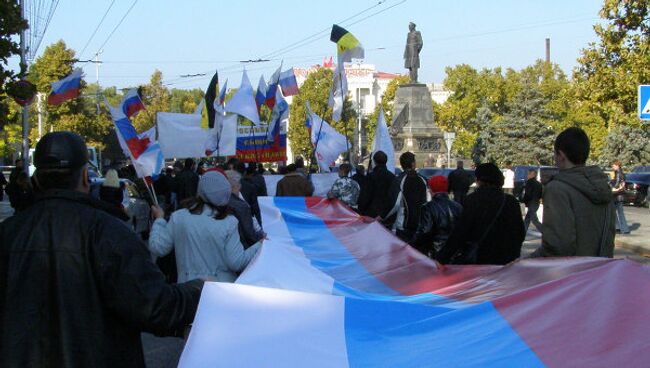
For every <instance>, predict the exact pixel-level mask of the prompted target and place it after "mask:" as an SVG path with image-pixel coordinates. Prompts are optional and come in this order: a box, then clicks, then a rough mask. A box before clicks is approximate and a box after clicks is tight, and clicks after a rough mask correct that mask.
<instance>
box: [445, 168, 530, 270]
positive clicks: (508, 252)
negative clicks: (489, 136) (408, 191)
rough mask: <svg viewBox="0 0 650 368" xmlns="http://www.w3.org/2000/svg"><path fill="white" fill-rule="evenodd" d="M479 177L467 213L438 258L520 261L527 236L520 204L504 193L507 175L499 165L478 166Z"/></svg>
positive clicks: (474, 261)
mask: <svg viewBox="0 0 650 368" xmlns="http://www.w3.org/2000/svg"><path fill="white" fill-rule="evenodd" d="M475 175H476V184H477V189H476V191H475V192H474V193H472V194H470V195H468V196H467V198H466V199H465V204H464V205H463V213H462V214H461V215H460V219H459V220H458V223H457V224H456V226H455V227H454V230H453V231H452V233H451V235H449V239H448V240H447V244H446V245H445V247H444V248H443V249H442V250H441V251H440V252H438V255H437V259H438V261H440V262H441V263H462V264H506V263H509V262H512V261H514V260H515V259H517V258H519V256H520V254H521V246H522V244H523V242H524V239H525V237H526V231H525V229H524V221H523V219H522V216H521V208H520V206H519V202H517V200H516V199H515V197H514V196H512V195H510V194H506V193H504V192H503V189H502V186H503V180H504V178H503V174H502V173H501V170H499V168H498V167H497V166H496V165H494V164H491V163H487V164H481V165H478V167H477V168H476V171H475Z"/></svg>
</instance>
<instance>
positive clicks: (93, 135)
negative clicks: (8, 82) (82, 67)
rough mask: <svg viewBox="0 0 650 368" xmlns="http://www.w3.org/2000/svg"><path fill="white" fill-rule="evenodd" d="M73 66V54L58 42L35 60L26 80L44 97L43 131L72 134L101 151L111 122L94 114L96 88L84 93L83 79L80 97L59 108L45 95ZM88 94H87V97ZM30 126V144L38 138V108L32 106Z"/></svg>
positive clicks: (85, 90)
mask: <svg viewBox="0 0 650 368" xmlns="http://www.w3.org/2000/svg"><path fill="white" fill-rule="evenodd" d="M74 63H75V52H74V50H72V49H70V48H68V47H67V46H66V44H65V42H64V41H63V40H59V41H57V42H55V43H53V44H52V45H49V46H48V47H46V48H45V50H44V52H43V54H42V55H41V56H40V57H38V58H37V59H36V61H35V62H34V64H32V66H31V67H30V69H29V75H28V77H27V78H28V79H29V80H30V81H31V82H32V83H34V84H35V85H36V87H37V89H38V91H39V92H41V93H43V95H44V96H45V98H44V100H43V101H42V103H41V110H42V117H43V121H44V123H43V131H44V132H47V131H50V130H54V131H60V130H69V131H73V132H75V133H77V134H79V135H81V136H82V137H84V139H85V140H86V143H87V144H88V145H92V146H97V147H99V148H102V147H103V142H104V140H105V137H106V135H107V134H108V132H109V127H110V120H109V119H106V118H103V117H102V116H101V111H100V114H99V115H98V114H97V108H96V106H97V99H96V98H95V96H96V91H97V88H98V87H97V86H96V85H95V86H93V87H92V88H90V89H87V85H86V82H85V81H84V80H83V79H82V81H81V87H80V96H79V97H78V98H75V99H72V100H69V101H66V102H63V103H61V104H59V105H56V106H53V105H49V104H48V103H47V101H46V99H47V97H46V96H47V95H49V94H50V93H51V92H52V87H51V83H52V82H55V81H58V80H60V79H62V78H64V77H65V76H67V75H69V74H70V73H71V72H72V69H73V67H74ZM88 92H90V93H88ZM30 126H31V134H30V136H31V138H32V142H35V140H36V138H37V134H38V131H37V126H38V106H37V104H32V105H31V111H30Z"/></svg>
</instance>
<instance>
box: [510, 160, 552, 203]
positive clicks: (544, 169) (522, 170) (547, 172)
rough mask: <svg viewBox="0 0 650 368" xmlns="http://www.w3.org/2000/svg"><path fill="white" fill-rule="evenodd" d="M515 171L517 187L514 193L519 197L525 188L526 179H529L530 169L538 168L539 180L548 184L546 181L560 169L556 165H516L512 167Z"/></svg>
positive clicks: (543, 183)
mask: <svg viewBox="0 0 650 368" xmlns="http://www.w3.org/2000/svg"><path fill="white" fill-rule="evenodd" d="M512 169H513V170H514V172H515V188H514V190H513V194H514V196H515V197H517V198H519V197H520V196H521V192H522V191H523V190H524V185H525V184H526V180H528V170H530V169H535V170H537V180H538V181H539V182H540V183H542V185H546V183H548V182H549V180H551V178H552V177H553V176H555V174H557V173H558V172H559V171H560V169H558V168H557V167H555V166H532V165H531V166H515V167H513V168H512Z"/></svg>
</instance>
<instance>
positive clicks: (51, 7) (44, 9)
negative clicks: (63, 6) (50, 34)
mask: <svg viewBox="0 0 650 368" xmlns="http://www.w3.org/2000/svg"><path fill="white" fill-rule="evenodd" d="M48 3H49V4H48ZM58 5H59V0H52V1H47V0H31V1H29V2H28V4H26V11H25V13H26V18H27V22H28V23H29V28H28V29H27V30H26V31H25V33H26V36H27V37H26V49H27V55H26V56H27V59H28V60H34V57H35V56H36V53H37V52H38V49H39V47H40V46H41V42H42V41H43V36H45V32H46V31H47V28H48V27H49V25H50V22H51V21H52V17H54V12H56V8H57V6H58Z"/></svg>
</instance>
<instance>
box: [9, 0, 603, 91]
mask: <svg viewBox="0 0 650 368" xmlns="http://www.w3.org/2000/svg"><path fill="white" fill-rule="evenodd" d="M112 1H113V0H87V1H81V0H60V1H59V4H58V7H57V9H56V12H55V13H54V16H53V18H52V20H51V22H50V25H49V27H48V29H47V31H46V33H45V36H44V38H43V41H42V43H41V46H40V49H39V50H38V52H37V57H38V55H40V54H42V52H43V51H44V50H45V47H46V46H47V45H49V44H52V43H54V42H56V41H57V40H59V39H62V40H64V41H65V43H66V45H67V46H68V47H70V48H72V49H74V50H75V51H76V52H77V57H78V58H79V59H80V60H87V59H92V58H94V57H95V53H97V52H98V51H100V50H99V48H100V46H101V45H102V44H105V45H104V46H103V48H102V52H101V54H100V55H99V58H100V60H102V62H103V63H102V64H101V66H100V68H99V83H100V84H101V85H102V86H117V87H118V88H128V87H134V86H138V85H141V84H145V83H147V82H148V81H149V78H150V76H151V74H152V73H153V71H154V70H156V69H158V70H160V71H162V73H163V80H164V82H165V83H166V84H167V86H168V87H169V88H180V89H190V88H201V89H205V87H206V86H207V84H208V82H209V80H210V78H211V77H212V74H213V73H214V71H215V70H218V71H219V73H220V79H221V80H223V79H225V78H227V79H229V85H230V86H233V87H234V86H237V85H239V83H240V80H241V74H242V70H243V68H244V67H246V69H247V71H248V74H249V77H250V80H251V82H252V84H253V85H254V86H256V85H257V80H258V79H259V76H260V75H261V74H263V75H264V76H265V78H266V79H267V80H268V78H269V76H270V75H271V74H272V73H273V71H274V70H275V69H277V67H278V66H279V64H280V62H281V61H282V62H283V65H284V68H283V69H286V68H288V67H291V66H294V67H309V66H311V65H315V64H321V63H322V61H323V59H324V58H326V57H328V58H329V56H335V54H336V48H335V44H334V43H332V42H331V41H329V33H330V29H331V26H332V24H335V23H336V24H339V25H341V26H342V27H344V28H346V29H347V30H348V31H350V32H351V33H352V34H354V35H355V36H356V37H357V38H358V39H359V40H360V41H361V43H362V44H363V46H364V48H365V49H366V58H365V60H364V62H365V63H369V64H374V65H375V66H376V67H377V69H378V70H380V71H384V72H390V73H407V70H406V69H404V62H403V59H402V55H403V52H404V45H405V43H406V35H407V33H408V24H409V22H411V21H412V22H414V23H416V24H417V29H418V30H419V31H420V32H421V33H422V38H423V40H424V48H423V50H422V52H421V54H420V59H421V68H420V70H419V79H420V82H424V83H442V81H443V80H444V77H445V67H447V66H454V65H457V64H469V65H471V66H473V67H474V68H477V69H480V68H484V67H485V68H493V67H497V66H501V67H503V68H514V69H521V68H523V67H525V66H527V65H530V64H532V63H534V62H535V60H536V59H542V58H544V54H545V38H547V37H548V38H550V39H551V60H552V61H553V62H555V63H557V64H559V65H560V67H561V68H562V69H563V70H564V71H565V72H566V73H567V74H569V75H570V74H571V71H572V69H573V68H574V67H575V66H576V59H577V58H578V56H579V55H580V50H581V49H582V48H584V47H586V46H587V45H588V44H589V42H593V41H596V35H595V32H594V31H593V25H594V24H596V23H597V22H599V17H598V11H599V9H600V8H601V6H602V1H596V0H570V1H567V0H562V1H558V0H544V1H539V0H536V1H534V0H492V1H484V0H456V1H453V0H446V1H438V0H429V1H427V0H385V1H383V2H381V3H379V2H378V1H377V0H374V1H371V0H357V1H351V0H328V1H318V2H317V1H308V0H277V1H268V0H267V1H254V0H239V1H235V0H231V1H217V0H214V1H208V0H203V1H199V0H184V1H179V0H177V1H172V0H135V5H133V4H134V0H115V1H114V3H113V4H112V6H111V3H112ZM132 5H133V7H132ZM109 6H110V10H109V11H108V13H106V11H107V9H108V8H109ZM131 7H132V8H131ZM129 8H131V10H130V12H128V14H127V11H128V10H129ZM104 14H106V18H105V20H104V22H103V23H102V24H101V26H100V27H99V28H98V30H97V32H96V34H95V36H94V37H93V38H92V39H91V38H90V36H91V35H92V33H93V31H94V30H95V29H96V28H97V26H98V24H99V23H100V20H101V19H102V17H103V16H104ZM125 14H127V15H126V17H125V18H124V20H123V22H122V23H121V24H120V25H119V26H117V25H118V23H119V22H120V20H121V19H122V18H123V17H124V16H125ZM116 26H117V28H116ZM112 31H114V33H113V34H112V36H110V37H109V34H110V33H111V32H112ZM312 36H313V37H312ZM89 40H90V42H88V41H89ZM86 44H88V46H87V47H86V49H85V50H83V48H84V46H85V45H86ZM82 50H83V53H81V51H82ZM80 53H81V54H80ZM257 59H269V60H270V61H268V62H263V63H250V64H243V63H240V61H241V60H257ZM16 64H17V59H16V58H12V60H11V62H10V66H11V67H15V66H16ZM78 65H79V66H81V67H82V68H83V69H84V72H85V75H86V76H85V79H86V81H88V82H90V83H92V82H95V79H96V68H95V65H94V64H90V63H79V64H78ZM202 73H205V74H206V75H205V76H199V77H183V76H186V75H194V74H202Z"/></svg>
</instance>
